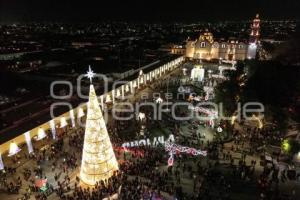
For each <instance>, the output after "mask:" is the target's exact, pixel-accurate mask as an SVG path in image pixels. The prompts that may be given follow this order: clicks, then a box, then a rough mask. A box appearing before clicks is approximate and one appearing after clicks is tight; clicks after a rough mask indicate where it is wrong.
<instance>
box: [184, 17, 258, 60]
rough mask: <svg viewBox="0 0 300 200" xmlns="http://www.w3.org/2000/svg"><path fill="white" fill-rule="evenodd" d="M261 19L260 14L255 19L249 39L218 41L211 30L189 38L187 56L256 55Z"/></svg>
mask: <svg viewBox="0 0 300 200" xmlns="http://www.w3.org/2000/svg"><path fill="white" fill-rule="evenodd" d="M259 31H260V19H259V15H256V18H255V19H254V20H253V24H252V26H251V33H250V37H249V41H248V42H245V41H238V40H235V39H229V40H228V41H216V40H215V38H214V36H213V34H212V33H210V32H209V31H207V30H206V31H205V32H204V33H201V34H200V36H199V38H198V39H197V40H194V41H193V40H188V41H187V44H186V57H187V58H190V59H205V60H211V59H224V60H245V59H246V58H248V59H253V58H255V57H256V51H257V46H258V44H259V35H260V33H259Z"/></svg>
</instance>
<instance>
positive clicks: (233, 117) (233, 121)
mask: <svg viewBox="0 0 300 200" xmlns="http://www.w3.org/2000/svg"><path fill="white" fill-rule="evenodd" d="M236 119H237V116H232V117H231V125H234V123H235V121H236Z"/></svg>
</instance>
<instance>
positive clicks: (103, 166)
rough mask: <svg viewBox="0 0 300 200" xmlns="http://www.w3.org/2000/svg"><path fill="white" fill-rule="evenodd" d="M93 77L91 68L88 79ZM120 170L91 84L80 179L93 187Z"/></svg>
mask: <svg viewBox="0 0 300 200" xmlns="http://www.w3.org/2000/svg"><path fill="white" fill-rule="evenodd" d="M93 76H94V73H93V71H91V69H90V68H89V72H88V74H87V77H88V78H90V80H91V79H92V78H93ZM118 169H119V167H118V162H117V160H116V157H115V154H114V151H113V148H112V144H111V142H110V138H109V135H108V132H107V129H106V124H105V121H104V118H103V115H102V112H101V109H100V107H99V102H98V99H97V96H96V93H95V89H94V86H93V84H91V85H90V93H89V101H88V104H87V118H86V127H85V136H84V145H83V153H82V161H81V169H80V178H81V181H82V182H83V183H85V184H87V185H91V186H93V185H95V184H96V182H98V181H101V180H105V179H108V178H110V177H111V176H112V175H113V173H114V172H115V171H116V170H118Z"/></svg>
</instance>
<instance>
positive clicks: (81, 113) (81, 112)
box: [77, 108, 84, 118]
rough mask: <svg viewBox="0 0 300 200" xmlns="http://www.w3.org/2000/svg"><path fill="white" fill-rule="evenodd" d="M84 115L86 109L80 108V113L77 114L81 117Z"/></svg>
mask: <svg viewBox="0 0 300 200" xmlns="http://www.w3.org/2000/svg"><path fill="white" fill-rule="evenodd" d="M83 116H84V111H83V108H79V109H78V114H77V118H81V117H83Z"/></svg>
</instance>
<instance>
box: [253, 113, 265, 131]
mask: <svg viewBox="0 0 300 200" xmlns="http://www.w3.org/2000/svg"><path fill="white" fill-rule="evenodd" d="M252 117H253V119H254V120H256V121H257V122H258V128H259V129H262V128H263V127H264V125H263V122H262V120H261V119H260V118H259V117H257V116H256V115H254V114H253V115H252Z"/></svg>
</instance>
